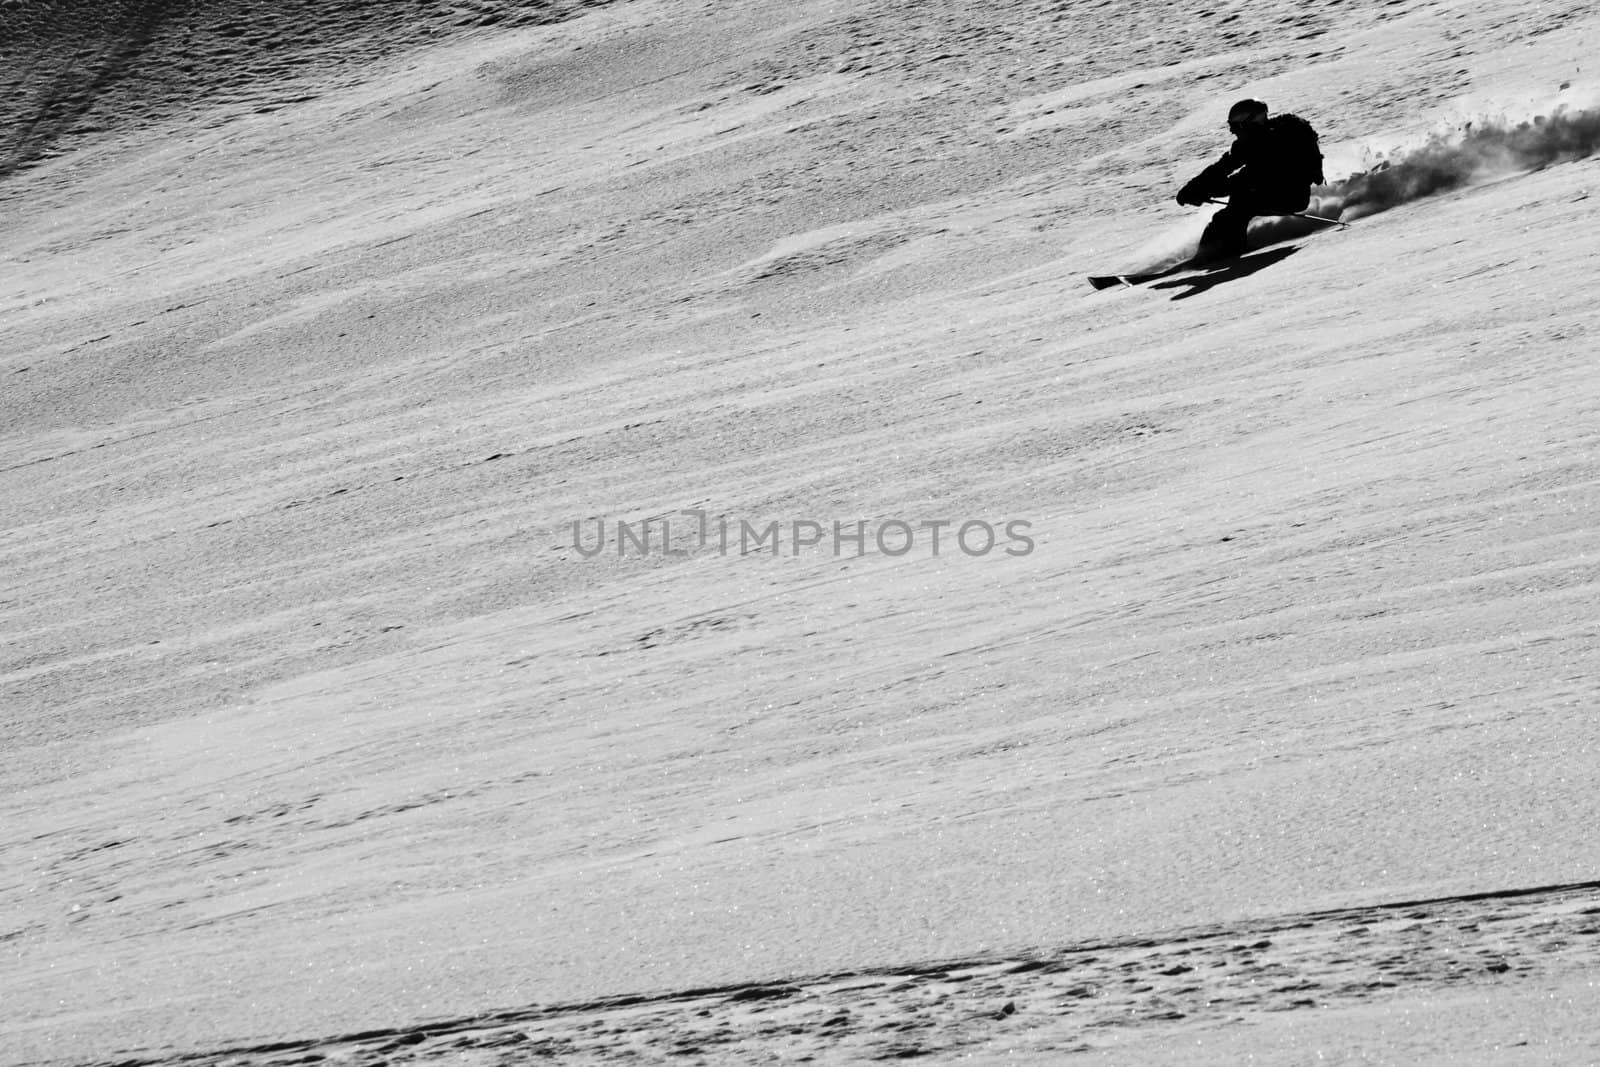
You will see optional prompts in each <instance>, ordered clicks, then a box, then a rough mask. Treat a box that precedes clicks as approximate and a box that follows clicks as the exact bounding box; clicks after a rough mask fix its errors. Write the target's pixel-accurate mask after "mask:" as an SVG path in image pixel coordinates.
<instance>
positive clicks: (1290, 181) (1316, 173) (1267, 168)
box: [1184, 115, 1323, 199]
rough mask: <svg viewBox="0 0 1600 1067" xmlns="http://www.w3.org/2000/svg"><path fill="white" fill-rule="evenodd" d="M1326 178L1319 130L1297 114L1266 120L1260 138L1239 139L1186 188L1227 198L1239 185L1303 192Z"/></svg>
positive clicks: (1267, 190) (1202, 195) (1259, 189)
mask: <svg viewBox="0 0 1600 1067" xmlns="http://www.w3.org/2000/svg"><path fill="white" fill-rule="evenodd" d="M1322 182H1323V177H1322V150H1321V148H1320V147H1319V146H1318V144H1317V131H1316V130H1314V129H1312V128H1311V124H1310V123H1309V122H1307V121H1306V120H1305V119H1303V118H1301V117H1300V116H1298V115H1277V116H1275V117H1273V118H1271V119H1269V120H1268V121H1267V128H1266V130H1265V131H1264V132H1263V133H1262V134H1261V135H1260V136H1258V137H1254V138H1239V139H1237V140H1235V141H1234V142H1233V147H1232V148H1229V149H1228V150H1227V151H1226V152H1224V153H1222V158H1221V159H1219V160H1217V161H1216V162H1215V163H1213V164H1211V166H1209V167H1207V168H1206V169H1205V170H1203V171H1201V172H1200V173H1199V174H1198V175H1197V176H1196V177H1195V179H1194V180H1193V181H1191V182H1190V183H1189V184H1188V185H1187V186H1185V187H1184V188H1185V189H1186V190H1188V191H1190V192H1193V193H1195V194H1197V195H1198V197H1199V198H1201V199H1204V198H1206V197H1213V196H1228V195H1230V194H1232V193H1234V192H1236V191H1238V190H1239V189H1241V188H1248V189H1251V190H1253V191H1256V192H1258V193H1262V194H1267V195H1272V194H1288V195H1295V194H1303V193H1304V192H1305V191H1306V189H1307V188H1308V187H1309V186H1312V185H1321V184H1322Z"/></svg>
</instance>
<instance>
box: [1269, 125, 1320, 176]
mask: <svg viewBox="0 0 1600 1067" xmlns="http://www.w3.org/2000/svg"><path fill="white" fill-rule="evenodd" d="M1268 126H1269V127H1270V128H1271V130H1272V136H1273V140H1274V142H1275V143H1276V144H1277V145H1278V146H1279V148H1280V149H1281V150H1282V152H1283V156H1284V167H1283V169H1284V173H1285V174H1286V175H1292V176H1293V177H1294V178H1295V179H1296V180H1297V181H1303V182H1305V183H1307V184H1308V185H1321V184H1322V182H1323V177H1322V146H1321V145H1319V144H1318V143H1317V131H1316V130H1315V129H1313V128H1312V126H1311V123H1309V122H1307V121H1306V120H1305V119H1303V118H1301V117H1300V116H1299V115H1278V116H1276V117H1274V118H1273V119H1272V121H1271V122H1270V123H1268Z"/></svg>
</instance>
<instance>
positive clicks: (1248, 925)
mask: <svg viewBox="0 0 1600 1067" xmlns="http://www.w3.org/2000/svg"><path fill="white" fill-rule="evenodd" d="M1585 890H1587V891H1591V892H1600V880H1596V881H1585V882H1559V883H1554V884H1551V885H1541V886H1531V887H1526V888H1521V889H1495V890H1486V891H1484V892H1479V893H1457V894H1454V895H1451V896H1444V897H1424V898H1419V899H1415V900H1401V901H1389V902H1385V903H1381V904H1364V905H1357V906H1353V907H1347V908H1329V909H1326V910H1322V911H1308V912H1299V913H1294V914H1288V915H1280V916H1275V917H1265V918H1260V919H1242V920H1239V921H1237V922H1234V923H1232V924H1222V923H1218V924H1213V925H1211V926H1194V927H1177V928H1175V929H1173V930H1172V931H1170V932H1169V933H1167V934H1163V935H1148V934H1134V935H1128V936H1126V937H1121V938H1113V939H1110V940H1106V941H1086V942H1079V943H1076V944H1072V945H1063V946H1056V947H1054V948H1049V949H1043V950H1038V951H1036V952H1034V953H1032V954H1027V953H1012V954H1009V955H997V956H970V957H966V958H960V959H945V960H934V961H925V962H922V963H911V964H900V965H896V966H890V967H873V968H866V969H863V970H856V971H826V972H822V973H819V974H811V975H803V976H799V977H793V978H787V979H769V980H766V981H747V982H735V983H731V984H727V985H712V986H694V987H691V988H688V989H678V990H671V991H666V992H660V993H623V994H617V995H615V996H609V997H598V998H595V999H592V1000H577V1001H565V1002H558V1003H554V1004H548V1005H538V1004H533V1005H529V1006H527V1007H523V1008H507V1009H504V1010H501V1011H491V1012H485V1013H484V1014H482V1015H470V1016H458V1017H456V1018H453V1019H440V1020H435V1021H431V1022H418V1023H413V1024H411V1025H408V1026H397V1027H386V1028H382V1029H376V1030H359V1031H355V1032H352V1033H348V1034H337V1035H332V1036H328V1037H320V1038H301V1039H297V1040H294V1041H274V1042H269V1043H265V1044H260V1045H233V1046H227V1047H224V1048H219V1049H212V1050H209V1051H203V1052H175V1053H174V1054H173V1055H170V1056H162V1057H159V1058H132V1059H119V1060H110V1061H79V1062H87V1063H88V1064H89V1067H158V1065H161V1064H176V1063H194V1062H198V1061H202V1060H208V1059H215V1058H222V1057H228V1056H249V1055H261V1054H266V1053H278V1052H309V1051H312V1050H314V1049H317V1048H321V1047H325V1046H328V1045H340V1044H353V1043H356V1042H366V1041H377V1040H382V1039H389V1040H396V1039H399V1038H402V1037H407V1036H412V1035H419V1034H420V1035H423V1036H424V1037H432V1036H442V1035H446V1034H457V1033H461V1032H463V1031H466V1030H474V1029H483V1028H485V1027H490V1026H508V1025H514V1024H516V1023H528V1022H539V1021H543V1020H548V1019H558V1018H561V1017H562V1016H567V1015H579V1014H585V1013H589V1012H598V1011H610V1010H614V1009H617V1008H629V1007H637V1006H641V1005H645V1006H668V1005H672V1004H675V1003H679V1002H688V1001H694V1000H700V999H703V998H706V997H714V996H726V997H729V998H730V999H732V1000H759V999H769V998H770V999H777V998H780V997H787V996H793V995H795V994H797V993H801V992H804V990H805V988H806V987H807V986H813V985H818V984H821V983H825V982H834V981H841V980H844V979H850V978H909V977H916V976H931V975H935V974H942V973H945V972H948V971H951V970H960V969H963V968H971V967H992V966H999V965H1001V964H1005V963H1012V964H1020V965H1021V966H1019V967H1017V968H1015V969H1014V971H1012V972H1007V973H1023V972H1026V971H1031V970H1037V969H1038V968H1039V967H1041V966H1045V965H1047V964H1048V962H1049V961H1050V960H1052V959H1059V958H1062V957H1066V956H1075V955H1082V954H1083V953H1087V952H1103V951H1107V950H1110V949H1129V948H1157V947H1160V946H1163V945H1182V944H1188V943H1190V942H1193V941H1203V940H1217V939H1220V938H1226V937H1234V936H1239V935H1241V934H1244V933H1271V932H1274V931H1279V930H1294V929H1303V928H1305V927H1309V926H1313V925H1316V924H1317V923H1319V922H1328V921H1331V920H1335V919H1338V918H1341V917H1355V916H1360V915H1371V914H1373V913H1376V912H1391V911H1403V910H1405V909H1407V908H1422V907H1439V906H1444V905H1449V904H1467V903H1473V902H1478V901H1486V900H1518V899H1524V898H1528V897H1538V896H1555V895H1559V894H1562V893H1572V892H1581V891H1585ZM1308 920H1311V921H1308ZM35 1062H36V1063H40V1064H45V1063H49V1062H59V1061H35Z"/></svg>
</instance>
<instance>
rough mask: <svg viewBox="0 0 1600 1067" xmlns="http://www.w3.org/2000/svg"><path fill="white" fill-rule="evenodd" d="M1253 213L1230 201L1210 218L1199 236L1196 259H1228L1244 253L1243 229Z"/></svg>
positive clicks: (1245, 207) (1244, 206) (1243, 206)
mask: <svg viewBox="0 0 1600 1067" xmlns="http://www.w3.org/2000/svg"><path fill="white" fill-rule="evenodd" d="M1254 214H1255V212H1254V211H1252V210H1250V208H1249V207H1248V206H1247V205H1243V204H1240V203H1238V202H1237V200H1234V201H1230V202H1229V204H1228V206H1227V207H1225V208H1223V209H1222V210H1221V211H1219V212H1217V213H1216V214H1215V215H1213V216H1211V221H1210V222H1209V223H1207V224H1206V228H1205V232H1204V233H1202V234H1201V235H1200V251H1199V252H1198V254H1197V255H1196V257H1195V258H1196V259H1200V260H1213V259H1230V258H1232V257H1234V256H1240V255H1243V254H1244V251H1245V236H1244V235H1245V228H1246V227H1247V226H1248V225H1249V224H1250V218H1251V216H1252V215H1254Z"/></svg>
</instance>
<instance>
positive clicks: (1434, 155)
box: [1250, 109, 1600, 244]
mask: <svg viewBox="0 0 1600 1067" xmlns="http://www.w3.org/2000/svg"><path fill="white" fill-rule="evenodd" d="M1597 150H1600V109H1588V110H1579V111H1567V110H1564V109H1562V110H1557V111H1556V112H1555V113H1553V114H1551V115H1548V116H1546V115H1540V116H1538V117H1536V118H1532V119H1525V120H1522V121H1513V120H1509V119H1491V120H1487V121H1485V120H1468V121H1466V122H1462V123H1461V124H1459V125H1457V126H1455V127H1454V128H1452V129H1451V130H1448V131H1445V132H1440V133H1435V134H1433V135H1432V136H1430V137H1429V138H1428V139H1427V140H1426V141H1424V142H1423V143H1422V144H1420V145H1417V146H1415V147H1411V148H1404V149H1398V150H1395V151H1394V152H1391V153H1389V155H1390V156H1391V158H1380V159H1379V161H1378V162H1377V163H1376V165H1374V166H1372V167H1371V168H1369V169H1367V170H1364V171H1360V172H1358V173H1356V174H1352V175H1350V176H1349V177H1348V178H1344V179H1341V180H1340V181H1337V182H1332V183H1330V184H1328V185H1326V186H1319V187H1318V188H1317V189H1315V190H1313V192H1314V193H1315V195H1313V196H1312V198H1311V206H1310V207H1308V208H1306V211H1307V213H1308V214H1312V215H1321V216H1323V217H1325V218H1332V219H1339V220H1341V221H1343V222H1350V221H1352V220H1354V219H1360V218H1365V217H1366V216H1368V215H1376V214H1377V213H1378V212H1380V211H1388V210H1389V209H1390V208H1394V207H1399V206H1400V205H1402V204H1408V203H1411V202H1412V201H1414V200H1421V199H1423V198H1425V197H1429V196H1434V195H1436V194H1438V193H1447V192H1449V191H1451V190H1452V189H1461V188H1464V187H1466V186H1469V185H1472V184H1474V183H1476V182H1480V181H1486V180H1489V179H1491V178H1499V177H1505V176H1507V175H1511V174H1523V173H1528V172H1530V171H1535V170H1539V169H1541V168H1543V167H1548V166H1551V165H1552V164H1555V163H1566V162H1570V161H1572V160H1575V159H1583V158H1585V157H1587V156H1591V155H1594V154H1595V152H1596V151H1597ZM1317 228H1318V224H1317V223H1312V222H1307V221H1306V220H1304V219H1299V218H1295V217H1293V216H1289V217H1284V218H1269V219H1261V220H1259V222H1258V223H1257V224H1256V225H1254V226H1252V227H1251V229H1250V232H1251V235H1252V238H1253V241H1252V243H1253V244H1269V243H1271V242H1274V241H1282V240H1287V239H1290V238H1293V237H1298V236H1301V235H1303V234H1306V233H1309V232H1311V231H1312V230H1315V229H1317Z"/></svg>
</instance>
